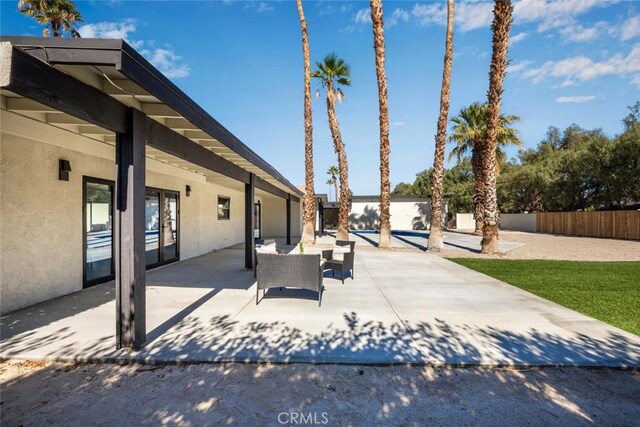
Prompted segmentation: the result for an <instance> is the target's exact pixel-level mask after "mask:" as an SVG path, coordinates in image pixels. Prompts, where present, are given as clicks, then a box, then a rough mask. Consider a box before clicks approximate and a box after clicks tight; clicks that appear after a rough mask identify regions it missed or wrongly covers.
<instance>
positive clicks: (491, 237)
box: [481, 0, 513, 254]
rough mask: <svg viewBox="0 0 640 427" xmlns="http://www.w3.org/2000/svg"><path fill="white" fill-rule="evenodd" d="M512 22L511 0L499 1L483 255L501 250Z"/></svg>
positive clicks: (486, 157) (486, 163)
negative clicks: (502, 140)
mask: <svg viewBox="0 0 640 427" xmlns="http://www.w3.org/2000/svg"><path fill="white" fill-rule="evenodd" d="M512 20H513V5H512V4H511V0H498V1H496V2H495V4H494V6H493V23H492V24H491V30H492V32H493V52H492V54H491V68H490V70H489V92H488V94H487V98H488V101H487V140H486V143H485V146H484V148H483V150H482V165H483V175H484V181H485V200H484V209H483V212H482V221H483V226H482V249H481V252H482V253H484V254H495V253H498V252H499V247H498V221H499V218H500V213H499V211H498V192H497V188H496V176H497V173H496V163H497V161H496V149H497V147H498V141H499V140H498V130H499V128H500V102H501V100H502V90H503V89H502V83H503V81H504V76H505V74H506V72H507V66H508V65H509V63H508V61H507V52H508V49H509V32H510V31H511V21H512Z"/></svg>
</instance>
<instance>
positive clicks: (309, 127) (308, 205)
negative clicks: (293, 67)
mask: <svg viewBox="0 0 640 427" xmlns="http://www.w3.org/2000/svg"><path fill="white" fill-rule="evenodd" d="M296 4H297V5H298V16H299V17H300V27H301V29H302V56H303V58H304V171H305V180H304V190H305V202H304V219H303V224H302V237H301V239H300V240H301V242H302V244H303V245H312V244H315V242H316V232H315V222H316V221H315V217H316V206H315V197H316V194H315V193H316V192H315V187H314V184H313V122H312V118H311V54H310V53H309V35H308V33H307V20H306V19H305V17H304V11H303V9H302V0H296Z"/></svg>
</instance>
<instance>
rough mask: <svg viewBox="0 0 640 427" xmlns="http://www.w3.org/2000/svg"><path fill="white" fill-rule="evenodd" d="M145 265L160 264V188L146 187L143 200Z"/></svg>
mask: <svg viewBox="0 0 640 427" xmlns="http://www.w3.org/2000/svg"><path fill="white" fill-rule="evenodd" d="M144 208H145V247H146V248H145V251H146V258H147V267H149V266H154V265H158V264H160V190H153V189H147V193H146V197H145V201H144Z"/></svg>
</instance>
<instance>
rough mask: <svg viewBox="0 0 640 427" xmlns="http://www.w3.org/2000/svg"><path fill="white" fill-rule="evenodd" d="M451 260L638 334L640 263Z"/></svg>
mask: <svg viewBox="0 0 640 427" xmlns="http://www.w3.org/2000/svg"><path fill="white" fill-rule="evenodd" d="M451 261H454V262H456V263H458V264H460V265H464V266H466V267H469V268H471V269H473V270H476V271H479V272H481V273H484V274H486V275H488V276H491V277H495V278H496V279H499V280H502V281H503V282H507V283H509V284H511V285H514V286H517V287H519V288H521V289H524V290H526V291H529V292H531V293H533V294H536V295H538V296H541V297H542V298H546V299H548V300H551V301H554V302H556V303H558V304H560V305H563V306H565V307H568V308H571V309H573V310H576V311H579V312H580V313H584V314H586V315H588V316H591V317H595V318H596V319H599V320H602V321H603V322H606V323H609V324H611V325H614V326H617V327H618V328H620V329H624V330H626V331H629V332H631V333H634V334H636V335H639V336H640V262H581V261H544V260H500V259H498V260H487V259H473V258H454V259H451Z"/></svg>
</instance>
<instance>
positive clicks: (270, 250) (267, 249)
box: [256, 243, 278, 254]
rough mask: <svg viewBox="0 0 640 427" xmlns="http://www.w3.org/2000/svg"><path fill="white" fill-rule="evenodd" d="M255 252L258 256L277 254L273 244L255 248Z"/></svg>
mask: <svg viewBox="0 0 640 427" xmlns="http://www.w3.org/2000/svg"><path fill="white" fill-rule="evenodd" d="M256 252H257V253H259V254H277V253H278V251H277V249H276V244H275V243H272V244H270V245H262V246H260V247H258V248H256Z"/></svg>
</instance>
